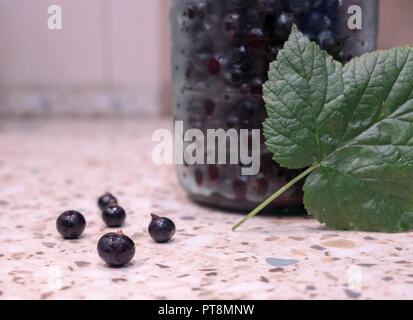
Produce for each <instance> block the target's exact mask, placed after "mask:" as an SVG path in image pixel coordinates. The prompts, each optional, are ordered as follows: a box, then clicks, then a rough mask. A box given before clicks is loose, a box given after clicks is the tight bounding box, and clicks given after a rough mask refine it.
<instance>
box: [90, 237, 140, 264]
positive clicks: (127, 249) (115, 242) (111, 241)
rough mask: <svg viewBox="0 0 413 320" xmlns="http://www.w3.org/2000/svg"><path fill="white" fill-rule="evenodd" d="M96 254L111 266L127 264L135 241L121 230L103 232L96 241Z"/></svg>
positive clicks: (133, 250) (132, 254)
mask: <svg viewBox="0 0 413 320" xmlns="http://www.w3.org/2000/svg"><path fill="white" fill-rule="evenodd" d="M97 249H98V254H99V257H101V258H102V259H103V261H105V262H106V263H107V264H108V265H109V266H111V267H122V266H124V265H126V264H128V263H129V262H130V261H131V260H132V258H133V256H134V255H135V243H134V242H133V240H132V239H131V238H129V237H128V236H125V235H124V234H123V233H122V231H118V232H117V233H114V232H111V233H107V234H105V235H104V236H103V237H101V238H100V240H99V242H98V246H97Z"/></svg>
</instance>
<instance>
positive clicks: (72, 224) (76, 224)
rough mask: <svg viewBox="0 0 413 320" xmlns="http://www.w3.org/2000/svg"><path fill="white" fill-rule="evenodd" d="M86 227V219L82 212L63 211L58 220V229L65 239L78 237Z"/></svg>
mask: <svg viewBox="0 0 413 320" xmlns="http://www.w3.org/2000/svg"><path fill="white" fill-rule="evenodd" d="M85 227H86V220H85V218H84V217H83V215H82V214H81V213H80V212H77V211H73V210H71V211H66V212H63V213H62V214H61V215H60V216H59V218H57V221H56V228H57V231H59V233H60V234H61V235H62V237H63V238H65V239H77V238H79V237H80V235H81V234H82V233H83V231H84V230H85Z"/></svg>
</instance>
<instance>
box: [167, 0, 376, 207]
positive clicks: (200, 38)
mask: <svg viewBox="0 0 413 320" xmlns="http://www.w3.org/2000/svg"><path fill="white" fill-rule="evenodd" d="M351 5H357V6H359V7H360V8H361V10H362V11H361V13H362V16H361V19H362V20H361V21H362V29H361V30H359V29H356V30H351V29H350V28H349V26H348V22H349V19H351V18H352V14H357V13H356V12H355V11H352V10H350V11H349V9H352V8H350V6H351ZM353 8H354V7H353ZM170 13H171V30H172V70H173V76H172V77H173V79H172V83H173V94H174V115H175V117H174V118H175V121H183V127H184V130H188V129H191V128H197V129H200V130H201V131H202V132H204V133H205V134H206V130H207V129H220V128H222V129H224V130H228V129H231V128H234V129H237V130H240V129H262V122H263V121H264V120H265V118H266V111H265V106H264V103H263V100H262V97H261V95H262V84H263V83H264V82H265V81H266V79H267V71H268V67H269V63H270V62H272V61H273V60H275V59H276V57H277V53H278V52H279V50H280V49H281V48H282V46H283V43H284V42H285V41H286V40H287V38H288V36H289V33H290V30H291V26H292V24H293V23H295V24H296V25H297V26H298V27H299V29H300V30H301V31H302V32H303V33H304V34H305V35H306V36H307V37H308V38H310V39H311V40H313V41H315V42H317V43H318V44H319V45H320V46H321V47H322V48H323V49H325V50H327V51H328V52H329V53H330V54H332V55H333V56H334V57H335V58H336V59H337V60H339V61H341V62H343V63H345V62H347V61H348V60H350V59H351V58H352V57H354V56H359V55H361V54H363V53H365V52H369V51H372V50H375V49H376V42H377V41H376V40H377V25H378V0H358V1H357V0H225V1H223V0H172V5H171V11H170ZM359 18H360V17H359ZM261 143H262V145H261V149H260V150H261V151H260V159H261V168H260V171H259V173H258V174H257V175H254V176H243V175H242V174H241V168H242V166H243V165H242V164H241V163H240V164H220V165H218V164H209V165H208V164H194V165H188V164H178V165H177V174H178V178H179V181H180V183H181V185H182V186H183V188H184V189H185V190H186V191H187V193H188V194H189V196H190V197H191V198H192V199H194V200H196V201H198V202H201V203H204V204H207V205H212V206H215V207H221V208H226V209H232V210H243V211H244V210H251V209H253V208H255V207H256V206H257V205H259V204H260V203H262V202H263V201H264V200H265V199H266V198H268V197H269V196H270V195H271V194H272V193H274V192H275V191H276V190H278V189H279V188H281V187H282V186H283V185H285V184H286V183H287V182H288V181H289V180H291V179H292V178H293V177H294V176H295V175H297V173H298V172H299V171H296V170H287V169H285V168H282V167H280V166H279V165H278V164H277V163H276V162H274V161H273V160H272V154H271V153H270V152H269V151H268V150H267V148H266V147H265V145H264V138H263V137H262V139H261ZM205 150H208V149H207V148H206V149H205ZM228 153H229V150H228ZM302 199H303V193H302V185H297V186H295V187H293V188H291V189H290V190H289V191H288V192H285V193H284V194H283V196H281V197H280V198H278V199H277V200H276V201H274V202H273V204H272V208H273V209H274V208H278V209H279V210H282V211H295V210H298V209H300V208H302Z"/></svg>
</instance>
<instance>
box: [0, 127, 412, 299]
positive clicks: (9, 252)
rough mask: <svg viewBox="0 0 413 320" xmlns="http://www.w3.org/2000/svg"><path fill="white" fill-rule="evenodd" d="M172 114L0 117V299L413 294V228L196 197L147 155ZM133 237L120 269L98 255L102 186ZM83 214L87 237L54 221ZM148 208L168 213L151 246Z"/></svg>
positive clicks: (404, 296) (389, 296)
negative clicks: (369, 228) (163, 235)
mask: <svg viewBox="0 0 413 320" xmlns="http://www.w3.org/2000/svg"><path fill="white" fill-rule="evenodd" d="M169 122H170V121H167V120H165V121H147V120H140V121H20V122H19V121H4V120H3V121H0V234H1V235H2V236H1V237H2V239H1V241H0V299H412V298H413V268H412V267H413V265H412V262H413V247H412V243H413V234H412V233H401V234H377V233H359V232H337V231H334V230H328V229H326V228H324V227H323V226H321V225H320V224H319V223H318V222H317V221H315V220H313V219H311V218H310V217H289V218H287V217H275V216H259V217H256V218H254V219H252V220H250V221H249V222H248V223H247V224H246V225H245V226H244V227H242V228H241V229H240V230H239V231H237V232H235V233H234V232H232V231H231V227H232V225H233V224H234V223H236V222H237V221H238V220H239V219H240V218H241V215H239V214H232V213H224V212H220V211H217V210H211V209H207V208H204V207H200V206H198V205H196V204H194V203H191V202H190V201H189V200H188V199H187V198H186V195H185V193H184V192H183V191H182V190H181V188H180V187H179V186H178V183H177V179H176V177H175V172H174V169H173V167H172V166H155V165H154V164H152V161H151V152H152V148H153V146H154V144H153V143H152V142H151V135H152V132H153V130H154V129H156V128H159V127H168V124H169ZM106 190H108V191H111V192H112V193H114V194H115V195H116V196H117V197H118V200H119V201H120V204H121V205H122V206H124V207H125V209H126V210H127V214H128V217H127V222H126V225H125V226H124V227H123V228H122V230H123V232H124V233H125V234H127V235H129V236H130V237H131V238H132V239H133V240H134V241H135V243H136V255H135V257H134V259H133V261H132V263H131V264H129V265H128V266H127V267H125V268H120V269H111V268H108V267H107V266H106V265H105V264H104V263H103V261H101V260H100V258H99V257H98V255H97V251H96V244H97V242H98V240H99V238H100V236H102V235H103V234H104V233H106V232H109V231H112V230H109V229H107V228H105V227H104V225H103V222H102V220H101V218H100V214H99V210H98V208H97V206H96V199H97V197H98V196H99V195H100V194H101V193H103V192H104V191H106ZM67 209H75V210H79V211H81V212H82V213H84V215H85V217H86V220H87V227H86V230H85V233H84V235H83V236H82V238H81V239H78V240H73V241H65V240H62V239H61V237H60V236H59V234H58V233H57V231H56V227H55V221H56V218H57V216H58V215H59V214H60V213H61V212H62V211H64V210H67ZM150 212H156V213H160V214H162V215H166V216H168V217H169V218H171V219H173V220H174V221H175V223H176V225H177V233H176V236H175V238H174V240H173V241H172V242H170V243H168V244H163V245H160V244H156V243H154V242H153V241H151V239H150V238H149V236H148V234H147V231H146V228H147V225H148V223H149V220H150V216H149V214H150Z"/></svg>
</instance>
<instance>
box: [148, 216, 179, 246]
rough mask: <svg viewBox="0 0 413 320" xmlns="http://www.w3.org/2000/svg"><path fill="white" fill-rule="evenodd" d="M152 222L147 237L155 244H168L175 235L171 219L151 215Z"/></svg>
mask: <svg viewBox="0 0 413 320" xmlns="http://www.w3.org/2000/svg"><path fill="white" fill-rule="evenodd" d="M151 216H152V220H151V223H150V224H149V227H148V231H149V235H150V236H151V237H152V239H153V240H155V241H156V242H161V243H163V242H168V241H169V240H171V239H172V237H173V236H174V234H175V230H176V229H175V224H174V223H173V221H172V220H171V219H168V218H165V217H159V216H157V215H156V214H152V215H151Z"/></svg>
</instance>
